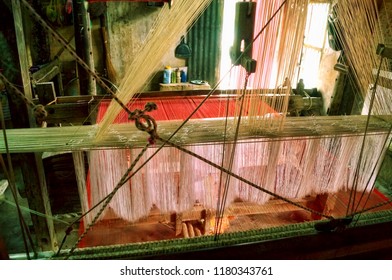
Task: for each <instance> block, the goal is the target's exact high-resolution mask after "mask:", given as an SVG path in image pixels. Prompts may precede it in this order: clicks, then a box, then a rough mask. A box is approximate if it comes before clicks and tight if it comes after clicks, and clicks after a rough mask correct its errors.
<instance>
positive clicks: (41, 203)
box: [11, 0, 58, 251]
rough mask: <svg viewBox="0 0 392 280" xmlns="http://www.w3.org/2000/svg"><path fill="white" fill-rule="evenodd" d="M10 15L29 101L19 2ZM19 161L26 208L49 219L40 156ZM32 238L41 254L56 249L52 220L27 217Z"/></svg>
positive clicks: (25, 156) (32, 122)
mask: <svg viewBox="0 0 392 280" xmlns="http://www.w3.org/2000/svg"><path fill="white" fill-rule="evenodd" d="M11 3H12V12H13V16H14V25H15V34H16V41H17V47H18V54H19V63H20V70H21V75H22V83H23V90H24V94H25V96H26V97H27V98H28V99H30V100H32V99H33V94H32V90H31V87H30V77H29V63H28V55H27V50H26V42H25V35H24V29H23V20H22V11H21V5H20V0H15V1H12V2H11ZM26 109H27V110H28V112H29V114H28V115H29V123H28V124H24V125H26V126H27V127H29V126H30V127H34V126H36V124H35V118H34V116H33V114H32V112H31V110H29V109H28V108H27V104H26ZM20 158H21V169H22V174H23V179H24V185H25V189H26V195H27V199H28V202H29V207H30V208H31V209H32V210H35V211H38V212H41V213H44V214H45V215H47V216H51V215H52V213H51V207H50V201H49V196H48V191H47V187H46V181H45V172H44V168H43V162H42V156H41V154H40V153H27V154H22V155H21V156H20ZM31 219H32V222H33V226H34V230H35V235H36V238H37V243H38V246H39V247H40V249H41V250H42V251H47V250H53V251H54V250H57V246H58V244H57V238H56V234H55V230H54V224H53V220H52V219H49V218H43V217H39V216H36V215H32V216H31Z"/></svg>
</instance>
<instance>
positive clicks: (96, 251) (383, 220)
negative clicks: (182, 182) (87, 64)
mask: <svg viewBox="0 0 392 280" xmlns="http://www.w3.org/2000/svg"><path fill="white" fill-rule="evenodd" d="M151 96H152V95H150V97H149V98H146V99H135V100H137V103H138V104H137V105H142V104H143V103H145V102H148V101H155V102H157V99H158V98H151ZM89 98H90V99H91V97H89ZM177 98H178V97H177ZM181 98H183V97H180V98H178V100H181ZM198 98H202V97H198ZM198 98H195V100H197V99H198ZM217 98H222V96H219V97H217ZM223 98H226V97H223ZM234 98H236V97H234ZM255 98H258V97H257V96H256V97H255ZM164 99H165V98H164V97H163V98H162V100H164ZM301 99H302V98H301ZM292 100H295V97H293V99H292ZM89 101H91V100H89ZM188 101H189V99H188V100H187V101H186V102H188ZM301 101H304V99H302V100H301ZM307 101H309V100H307ZM293 102H294V103H295V101H293ZM92 103H94V102H92ZM63 105H64V104H62V105H60V104H58V106H57V105H52V107H48V112H49V117H48V120H50V118H51V117H53V116H51V112H52V113H53V112H56V110H57V108H58V109H61V108H62V106H63ZM80 105H81V104H71V105H70V104H68V105H67V106H65V107H68V108H69V107H71V108H72V107H73V106H77V107H78V106H80ZM133 105H135V103H134V104H133ZM311 105H312V103H311ZM311 105H310V106H309V107H311ZM89 106H91V102H90V105H89ZM82 107H83V108H84V109H86V108H87V107H86V106H84V105H83V106H82ZM137 107H140V106H137ZM158 107H159V106H158ZM63 108H64V106H63ZM84 113H85V114H87V116H86V115H83V113H82V114H81V115H79V116H78V117H79V120H80V119H83V120H86V119H87V117H91V116H92V114H94V112H93V111H91V110H86V111H84ZM267 113H268V114H274V113H279V112H273V111H268V110H267ZM52 115H55V114H52ZM206 117H207V118H206ZM260 117H261V118H263V117H264V116H260ZM275 117H276V118H277V119H279V114H277V115H276V116H275ZM120 118H121V117H120ZM127 118H128V115H127V114H125V119H127ZM200 118H202V119H191V120H190V121H189V122H188V123H187V126H186V130H185V131H184V130H180V131H179V132H178V133H177V134H176V135H175V136H174V137H173V138H171V140H170V141H171V142H172V143H173V144H174V145H176V146H179V147H185V148H187V147H195V146H203V145H220V144H222V143H223V142H225V141H226V138H227V137H231V136H233V134H230V133H225V132H224V128H225V122H227V121H229V122H233V123H234V122H235V118H233V117H223V116H217V117H213V118H212V117H211V116H203V115H202V116H200ZM59 119H60V120H62V121H61V123H64V122H66V121H64V118H63V117H60V118H57V120H59ZM52 120H56V117H55V116H54V117H53V119H52ZM253 121H254V120H253ZM256 121H257V119H256ZM54 122H56V121H54ZM271 122H274V119H273V118H271ZM89 123H90V124H93V125H76V126H75V125H73V126H64V125H63V126H61V127H48V128H33V129H32V128H30V129H17V130H8V131H7V139H8V147H7V148H6V147H5V144H3V143H0V151H1V152H2V153H6V152H8V153H27V152H55V153H58V152H75V153H79V152H83V151H91V150H104V149H118V150H119V149H130V150H134V149H140V148H142V147H144V146H145V145H146V141H147V138H148V135H146V133H145V132H143V131H139V130H138V129H137V128H135V127H134V126H133V125H130V124H129V123H126V124H113V125H111V127H110V133H108V134H105V135H104V136H103V137H102V138H100V139H99V140H97V139H96V137H95V135H96V133H97V129H98V127H97V126H96V125H94V121H91V120H89ZM181 123H182V121H181V119H179V120H178V121H175V120H160V121H159V122H158V128H157V129H158V135H159V136H160V137H161V138H162V139H168V138H170V137H171V133H172V131H174V130H175V129H176V128H177V127H179V126H180V125H181ZM391 124H392V119H391V117H390V116H389V115H385V116H372V117H370V119H369V122H368V119H367V117H366V116H333V117H332V116H330V117H305V118H304V117H289V118H287V119H286V120H285V122H284V123H283V127H282V129H277V128H276V127H274V126H272V125H271V126H268V122H267V124H266V125H265V126H264V127H262V129H251V128H250V127H251V126H247V122H246V117H245V118H244V122H243V125H242V126H241V128H240V130H239V134H238V136H239V137H238V139H237V140H236V141H235V142H243V143H245V142H254V141H256V142H260V143H274V142H276V143H281V142H290V141H296V140H303V139H304V140H310V141H311V140H314V139H321V140H322V139H328V138H342V139H348V138H352V137H357V138H361V137H364V136H366V137H369V138H372V137H374V138H378V137H380V138H382V139H385V140H383V141H384V142H385V145H384V148H383V149H381V150H382V151H380V153H379V155H380V158H382V156H383V153H385V151H386V149H387V143H388V140H389V139H390V130H391ZM365 128H366V135H365ZM189 132H192V133H189ZM159 143H160V142H159V141H157V145H158V144H159ZM228 143H229V144H233V143H234V141H233V142H231V143H230V141H228ZM379 164H380V162H378V163H377V164H376V165H377V166H376V167H375V168H374V170H375V173H376V172H377V169H378V168H379ZM319 194H321V193H319ZM321 195H322V194H321ZM358 195H359V194H358ZM278 198H279V197H278ZM339 199H340V200H341V199H342V198H339ZM321 200H324V201H321ZM283 201H284V202H288V201H285V200H283ZM290 202H291V204H290V203H288V204H287V205H286V204H285V203H282V204H280V202H277V201H273V202H272V205H268V206H267V207H262V206H258V205H251V207H249V205H245V206H244V204H243V203H244V202H243V201H239V202H238V204H236V207H234V208H232V209H230V211H228V212H226V213H225V215H223V217H221V219H223V218H224V219H225V220H224V222H225V223H228V224H230V217H233V216H246V217H252V216H257V215H264V214H266V213H268V214H271V211H272V212H273V211H277V213H278V214H279V213H280V212H289V213H296V211H295V210H294V209H295V208H296V207H297V208H298V207H299V206H302V208H301V207H299V210H301V211H302V210H309V209H313V210H314V209H316V210H314V212H311V214H315V215H316V216H317V214H319V213H321V214H323V215H324V218H326V217H327V218H328V217H329V218H330V219H329V220H327V221H326V224H325V225H326V226H325V228H326V230H325V232H323V233H322V234H320V233H319V229H320V226H317V225H320V224H319V223H316V222H315V221H314V220H317V221H318V220H319V219H320V218H321V217H312V218H309V216H306V218H304V217H303V216H302V218H298V219H297V220H296V221H297V222H298V223H294V224H292V222H290V223H289V224H288V225H283V226H282V225H278V226H276V225H275V226H272V227H266V228H263V227H258V228H244V230H243V231H241V230H239V231H235V232H229V231H227V232H226V233H221V232H219V230H218V232H217V233H219V234H218V235H219V238H217V236H218V235H211V234H210V235H209V234H207V235H204V236H202V235H199V234H197V233H195V231H196V232H197V230H196V228H197V227H195V221H203V222H204V224H203V225H204V229H203V230H204V233H205V232H207V226H208V223H209V222H212V224H214V222H215V220H216V218H214V214H213V213H212V212H211V211H208V209H205V208H203V206H202V205H197V204H196V205H194V209H192V210H190V211H186V212H183V213H174V214H173V213H160V212H159V211H157V212H154V211H151V213H150V214H151V215H150V216H148V217H145V218H144V219H145V220H143V219H141V220H140V221H139V222H148V223H151V222H152V221H155V222H156V223H158V224H169V223H171V224H174V225H175V227H174V231H175V233H176V236H175V238H173V239H176V240H174V241H173V240H161V241H154V242H148V243H143V244H140V243H135V244H129V245H126V246H125V245H124V244H121V243H118V244H117V243H116V244H114V243H113V244H107V243H100V244H93V243H90V244H88V241H86V244H84V246H86V247H89V248H85V249H81V248H78V249H76V250H73V251H72V254H71V255H69V256H68V255H66V257H67V258H76V259H83V258H88V259H94V258H105V259H107V258H163V257H165V258H180V257H181V258H206V256H210V257H211V256H214V258H239V257H240V256H241V254H238V251H241V250H242V249H246V250H249V244H251V246H253V247H254V249H253V250H251V251H252V252H251V253H250V254H248V257H249V256H250V257H257V258H263V257H262V256H261V254H263V253H266V254H265V255H264V257H265V258H269V257H271V256H275V257H278V256H279V255H278V254H276V253H275V254H274V253H272V252H273V251H274V250H276V248H280V247H279V246H281V247H282V248H283V247H288V244H291V243H292V242H293V241H294V242H296V243H297V244H301V245H302V246H303V247H301V248H302V249H304V248H306V250H308V255H307V256H308V257H311V256H315V255H314V254H316V253H315V252H314V248H311V247H312V246H314V245H315V243H314V242H316V241H317V242H320V240H324V241H325V240H328V239H329V238H331V237H332V239H335V240H334V241H335V243H334V244H332V245H331V244H330V243H326V244H321V245H319V247H318V248H319V249H320V250H321V251H322V252H324V256H325V257H331V254H330V252H329V251H328V250H329V249H328V248H327V246H332V248H337V247H336V246H339V244H340V245H344V241H345V240H346V239H347V237H348V236H350V237H353V236H356V237H357V238H358V240H354V241H353V244H354V245H353V246H357V247H356V250H353V251H352V253H361V252H362V251H361V250H363V247H361V246H362V244H363V243H366V244H367V245H366V246H367V247H370V246H374V245H375V247H381V245H380V244H378V243H377V242H374V241H372V239H371V237H370V236H371V235H372V234H373V233H374V232H375V231H377V230H379V229H380V227H384V228H386V229H389V228H391V225H392V215H391V210H390V207H389V205H388V204H390V201H388V198H384V197H383V198H382V199H381V200H377V201H376V202H375V204H372V205H371V206H377V204H378V203H381V204H382V206H380V208H378V209H379V210H380V209H381V210H380V211H376V212H371V210H372V209H367V208H369V205H366V204H365V205H362V204H361V205H358V207H360V209H363V211H364V213H362V212H358V213H359V215H358V216H356V217H355V218H356V219H355V223H351V221H347V220H345V219H339V217H341V216H342V217H345V215H344V214H343V215H342V212H340V213H339V215H338V216H337V218H336V219H335V218H334V217H332V216H330V213H324V211H330V210H331V209H328V208H335V207H337V205H336V199H335V201H333V202H332V204H331V202H329V203H326V201H325V197H322V196H319V197H317V198H316V200H315V199H313V198H306V199H305V200H303V199H299V200H290ZM315 202H316V203H319V204H320V205H321V208H320V207H318V208H317V207H313V206H311V204H312V203H315ZM273 204H278V206H277V207H273ZM320 205H319V206H320ZM242 206H243V207H242ZM367 206H368V207H367ZM269 207H271V209H272V210H269V209H268V208H269ZM370 208H371V207H370ZM277 209H278V210H277ZM153 210H156V209H153ZM246 211H249V212H248V213H246V214H244V212H246ZM320 211H321V212H320ZM368 212H369V213H368ZM109 214H110V213H109ZM297 214H299V215H300V216H301V215H302V214H303V213H302V212H301V213H297ZM313 216H314V215H313ZM113 217H115V215H114V216H112V217H110V215H109V218H113ZM291 218H292V217H291ZM294 220H295V219H294ZM329 222H331V223H329ZM192 230H193V231H194V234H190V233H189V232H190V231H192ZM341 230H345V231H344V234H342V235H339V232H340V231H341ZM93 233H94V230H93ZM217 233H216V234H217ZM364 233H365V234H364ZM364 235H365V236H364ZM193 236H196V237H194V238H186V237H193ZM179 237H185V238H179ZM379 237H380V240H381V241H382V242H389V241H390V240H391V237H390V236H387V235H385V234H384V235H383V234H380V235H379ZM361 238H363V239H361ZM281 239H284V241H283V242H281V243H278V245H277V242H279V240H281ZM307 240H308V241H309V240H311V242H309V244H308V245H306V243H307ZM381 241H380V242H381ZM355 242H356V243H355ZM119 244H121V245H119ZM81 245H83V244H81ZM239 245H242V246H239ZM96 246H98V247H96ZM101 246H102V247H101ZM236 246H239V247H237V248H242V249H240V250H235V249H234V248H233V247H236ZM290 246H291V247H290V248H291V255H290V254H288V256H290V258H294V257H295V255H294V254H295V251H296V250H298V246H300V245H298V246H297V245H290ZM274 248H275V249H274ZM315 248H316V246H315ZM278 250H279V249H278ZM228 251H230V252H231V253H229V254H228V253H227V252H228ZM234 252H236V253H237V254H235V253H234ZM65 253H66V252H65ZM242 254H243V253H242ZM342 255H343V256H344V254H342ZM219 256H220V257H219ZM51 257H52V258H57V257H58V258H62V257H63V256H62V255H61V254H60V255H57V256H51ZM280 257H282V255H281V256H280ZM335 257H336V255H335ZM337 257H339V256H337Z"/></svg>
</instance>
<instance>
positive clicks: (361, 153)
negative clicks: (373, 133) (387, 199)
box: [346, 56, 384, 215]
mask: <svg viewBox="0 0 392 280" xmlns="http://www.w3.org/2000/svg"><path fill="white" fill-rule="evenodd" d="M383 60H384V57H383V56H381V59H380V64H379V66H378V69H377V75H376V79H375V82H374V86H373V89H372V95H371V99H370V104H369V112H368V114H367V118H366V125H365V132H364V134H363V141H362V146H361V151H360V154H359V159H358V163H357V167H356V170H355V175H354V182H353V184H354V188H352V190H351V192H350V198H349V201H348V204H347V213H346V215H348V214H349V209H350V204H351V201H352V207H351V213H353V212H354V208H355V196H356V191H357V188H358V178H359V167H360V165H361V163H362V157H363V153H364V150H365V142H366V136H367V131H368V128H369V122H370V117H371V111H372V108H373V104H374V99H375V96H376V90H377V84H378V79H379V77H380V72H381V67H382V62H383Z"/></svg>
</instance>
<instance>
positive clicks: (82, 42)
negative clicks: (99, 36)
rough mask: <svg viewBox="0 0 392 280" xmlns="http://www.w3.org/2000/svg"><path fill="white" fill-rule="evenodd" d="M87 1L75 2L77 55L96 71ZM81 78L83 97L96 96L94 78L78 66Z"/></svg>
mask: <svg viewBox="0 0 392 280" xmlns="http://www.w3.org/2000/svg"><path fill="white" fill-rule="evenodd" d="M84 2H85V1H82V0H75V1H72V3H73V14H74V28H75V47H76V53H77V54H78V56H79V57H80V58H82V59H83V61H85V62H86V64H87V65H88V66H89V68H90V69H94V60H93V51H92V40H91V28H90V18H89V15H88V13H87V10H86V7H85V3H84ZM77 73H78V77H79V89H80V94H81V95H96V83H95V79H94V77H92V76H91V75H89V74H88V73H87V71H86V70H85V69H84V68H83V67H82V66H80V65H79V64H78V65H77Z"/></svg>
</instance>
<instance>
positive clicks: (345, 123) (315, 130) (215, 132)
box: [0, 115, 392, 153]
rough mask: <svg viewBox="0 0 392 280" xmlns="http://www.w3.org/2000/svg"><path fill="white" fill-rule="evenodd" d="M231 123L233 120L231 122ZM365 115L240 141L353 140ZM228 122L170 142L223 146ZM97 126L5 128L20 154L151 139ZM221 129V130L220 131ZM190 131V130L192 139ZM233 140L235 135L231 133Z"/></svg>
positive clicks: (380, 120) (320, 120)
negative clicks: (99, 133) (101, 132)
mask: <svg viewBox="0 0 392 280" xmlns="http://www.w3.org/2000/svg"><path fill="white" fill-rule="evenodd" d="M230 121H233V119H229V122H230ZM366 121H367V116H362V115H357V116H354V115H351V116H327V117H290V118H286V120H285V122H284V123H283V125H282V128H281V130H278V129H277V128H276V127H268V126H265V127H263V128H262V129H259V130H256V131H255V130H254V129H251V128H250V127H248V125H247V124H246V122H245V118H244V125H243V126H242V127H241V129H240V131H239V140H247V139H258V140H259V141H264V142H268V141H284V140H290V139H293V138H295V139H301V138H303V137H315V138H320V137H336V136H341V137H352V136H358V135H363V133H364V129H365V126H366ZM181 123H182V121H160V122H158V135H160V137H162V138H163V139H167V138H169V137H170V136H171V134H172V132H173V131H174V130H175V129H176V128H178V127H179V125H181ZM225 123H226V120H225V119H224V118H221V119H204V120H203V121H202V122H201V121H200V120H197V119H195V120H190V121H188V123H187V124H186V129H182V130H180V131H178V133H177V134H176V135H175V136H174V137H173V138H172V140H171V141H172V142H174V143H176V144H177V145H190V144H199V143H210V144H213V143H222V142H223V141H224V139H225V138H224V137H225V135H224V127H225ZM391 125H392V116H372V117H371V118H370V122H369V127H368V131H367V133H368V135H371V134H374V135H385V134H388V133H389V132H390V127H391ZM97 130H98V126H97V125H84V126H63V127H47V128H30V129H9V130H7V136H8V145H9V150H10V151H11V152H12V153H21V152H61V151H79V150H92V149H105V148H136V147H144V146H145V144H146V143H147V138H148V137H149V135H148V134H147V133H146V132H143V131H140V130H138V129H137V128H136V127H135V126H134V125H133V124H132V123H126V124H114V125H113V126H112V127H111V128H110V130H111V133H107V134H105V135H104V136H103V137H102V138H101V139H96V137H95V135H96V133H97ZM219 130H221V132H219ZM188 131H192V134H191V135H190V134H189V132H188ZM228 136H229V137H231V136H232V135H228ZM5 151H6V150H5V146H4V143H3V142H0V152H2V153H4V152H5Z"/></svg>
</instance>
